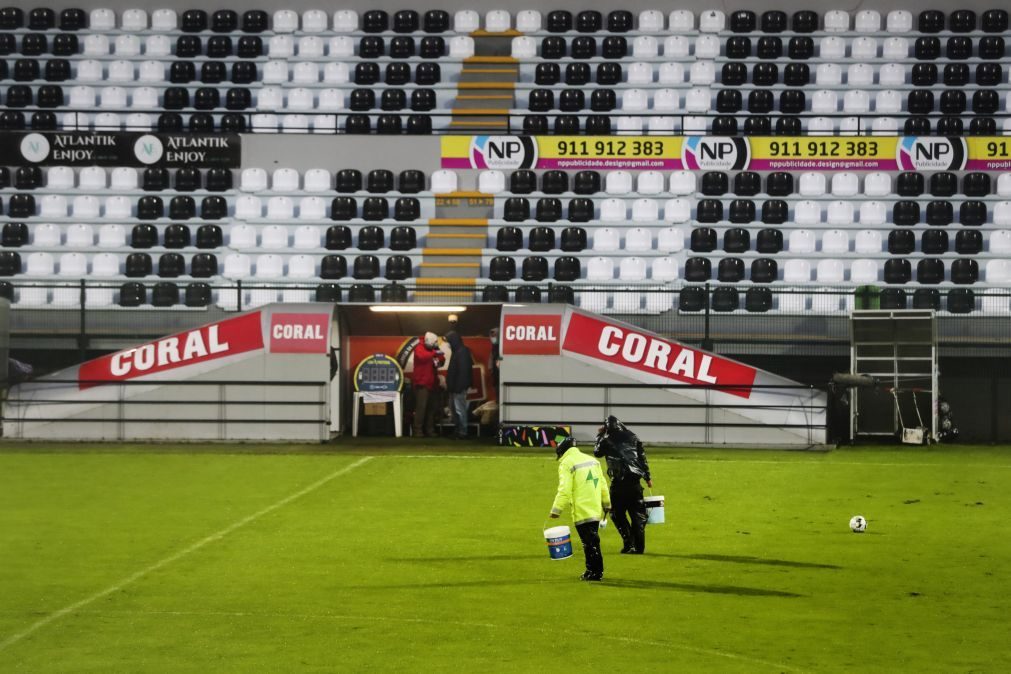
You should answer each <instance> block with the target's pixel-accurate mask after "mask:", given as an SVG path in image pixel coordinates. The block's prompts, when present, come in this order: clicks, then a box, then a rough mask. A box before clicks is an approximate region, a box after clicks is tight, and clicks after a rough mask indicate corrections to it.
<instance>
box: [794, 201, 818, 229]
mask: <svg viewBox="0 0 1011 674" xmlns="http://www.w3.org/2000/svg"><path fill="white" fill-rule="evenodd" d="M793 221H794V222H796V223H797V224H798V225H817V224H818V223H820V222H821V204H820V203H818V202H817V201H811V200H810V199H806V200H804V201H798V202H797V203H796V204H795V205H794V207H793Z"/></svg>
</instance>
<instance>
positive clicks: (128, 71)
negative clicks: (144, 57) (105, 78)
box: [109, 61, 136, 82]
mask: <svg viewBox="0 0 1011 674" xmlns="http://www.w3.org/2000/svg"><path fill="white" fill-rule="evenodd" d="M135 77H136V72H135V71H134V67H133V63H131V62H130V61H113V62H112V63H110V64H109V81H110V82H133V80H134V79H135Z"/></svg>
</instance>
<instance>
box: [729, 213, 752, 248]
mask: <svg viewBox="0 0 1011 674" xmlns="http://www.w3.org/2000/svg"><path fill="white" fill-rule="evenodd" d="M731 221H732V222H733V217H731ZM749 222H750V221H749ZM750 249H751V235H750V234H749V233H748V230H746V229H743V228H741V227H734V228H732V229H728V230H727V231H726V232H724V234H723V250H725V251H726V252H728V253H746V252H748V251H749V250H750Z"/></svg>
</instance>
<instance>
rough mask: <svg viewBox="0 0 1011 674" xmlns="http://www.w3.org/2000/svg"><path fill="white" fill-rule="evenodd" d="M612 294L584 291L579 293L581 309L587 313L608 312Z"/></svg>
mask: <svg viewBox="0 0 1011 674" xmlns="http://www.w3.org/2000/svg"><path fill="white" fill-rule="evenodd" d="M610 298H611V293H607V292H600V291H589V292H588V291H583V292H581V293H579V307H580V308H581V309H586V310H587V311H595V312H597V313H603V312H606V311H607V305H608V300H610Z"/></svg>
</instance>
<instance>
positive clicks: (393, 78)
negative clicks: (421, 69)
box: [385, 63, 411, 86]
mask: <svg viewBox="0 0 1011 674" xmlns="http://www.w3.org/2000/svg"><path fill="white" fill-rule="evenodd" d="M385 80H386V83H387V84H392V85H395V86H399V85H401V84H407V83H408V82H410V81H411V66H409V65H408V64H406V63H387V64H386V75H385Z"/></svg>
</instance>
